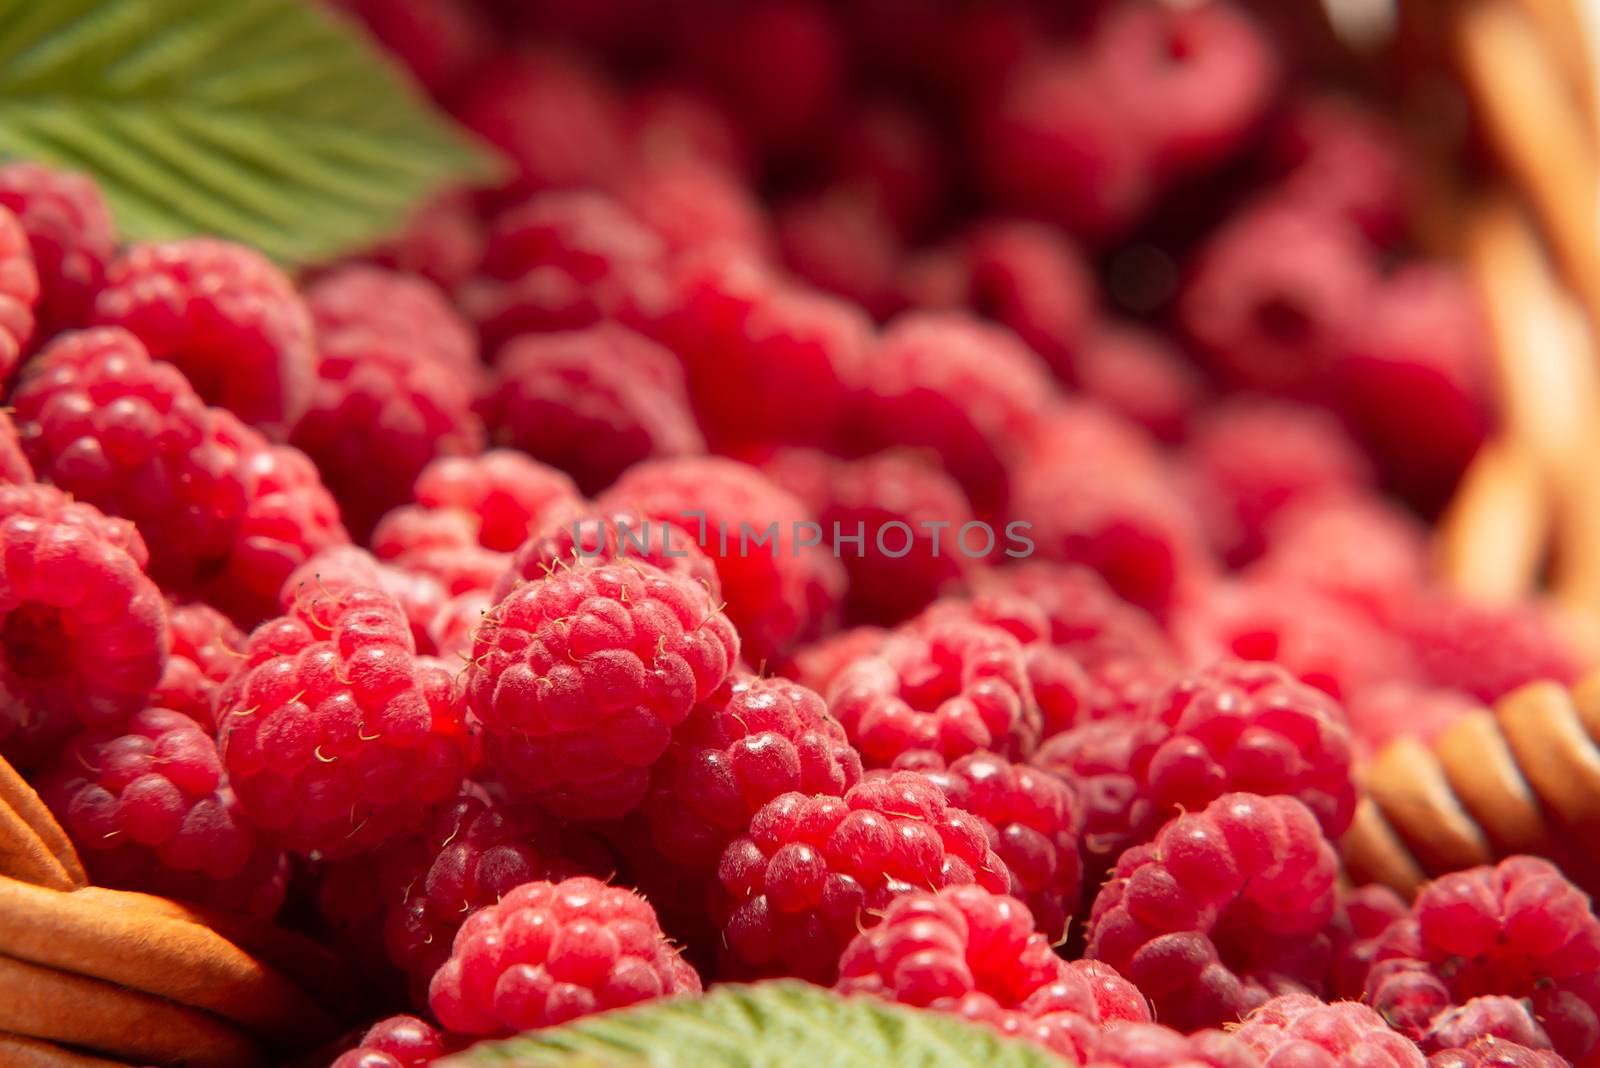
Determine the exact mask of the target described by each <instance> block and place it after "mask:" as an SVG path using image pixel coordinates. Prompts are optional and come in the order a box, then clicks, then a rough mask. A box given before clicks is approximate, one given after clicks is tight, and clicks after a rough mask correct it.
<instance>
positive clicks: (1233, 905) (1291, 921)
mask: <svg viewBox="0 0 1600 1068" xmlns="http://www.w3.org/2000/svg"><path fill="white" fill-rule="evenodd" d="M1337 869H1338V857H1337V856H1336V855H1335V853H1334V851H1333V848H1332V847H1331V846H1330V845H1329V844H1328V842H1327V840H1326V839H1325V838H1323V836H1322V832H1321V830H1320V829H1319V828H1318V826H1317V821H1316V818H1315V817H1314V816H1313V815H1312V814H1311V811H1310V810H1309V809H1307V808H1306V807H1305V806H1304V805H1302V804H1301V803H1300V802H1299V801H1296V800H1295V799H1293V798H1291V797H1258V796H1256V795H1254V794H1224V795H1223V796H1222V797H1220V798H1218V799H1217V800H1215V801H1213V802H1211V803H1210V804H1209V805H1207V806H1206V808H1205V809H1204V810H1203V811H1201V812H1197V813H1189V814H1186V815H1182V816H1179V817H1178V818H1177V819H1175V820H1173V821H1172V822H1171V823H1168V824H1167V825H1166V826H1165V827H1164V828H1162V830H1161V832H1160V833H1159V834H1157V835H1156V839H1155V842H1154V843H1153V844H1151V845H1143V846H1136V847H1135V848H1133V849H1130V850H1128V851H1127V852H1126V853H1124V854H1123V855H1122V857H1121V859H1120V860H1118V861H1117V866H1116V870H1115V871H1114V872H1113V875H1112V878H1111V880H1110V881H1109V882H1108V883H1106V885H1105V886H1104V887H1103V888H1102V889H1101V891H1100V894H1099V896H1098V897H1096V898H1095V902H1094V910H1093V912H1092V913H1091V915H1090V918H1089V930H1088V937H1089V951H1088V955H1089V956H1090V957H1093V958H1095V959H1097V960H1103V961H1105V962H1107V963H1108V964H1110V965H1111V966H1112V967H1114V968H1116V969H1117V970H1118V971H1119V972H1121V973H1122V974H1124V975H1126V976H1127V977H1128V978H1129V979H1131V980H1133V982H1134V984H1135V985H1137V986H1138V987H1139V989H1140V990H1142V991H1143V992H1144V993H1145V995H1146V996H1148V997H1149V998H1150V999H1151V1000H1152V1001H1153V1002H1154V1003H1155V1007H1156V1015H1157V1017H1159V1018H1160V1019H1163V1020H1166V1021H1167V1022H1168V1023H1170V1024H1172V1025H1173V1026H1175V1027H1177V1028H1178V1029H1179V1030H1192V1029H1194V1028H1197V1027H1210V1026H1218V1025H1221V1024H1223V1023H1225V1022H1228V1021H1230V1020H1236V1019H1238V1018H1239V1017H1240V1016H1242V1015H1243V1014H1244V1013H1246V1012H1248V1011H1249V1010H1251V1009H1254V1008H1256V1007H1258V1006H1259V1005H1261V1004H1262V1003H1263V1002H1265V1001H1267V1000H1268V998H1269V997H1271V996H1272V994H1274V993H1277V992H1280V991H1281V992H1293V991H1295V990H1297V989H1302V990H1303V989H1305V988H1306V987H1308V986H1314V985H1315V984H1316V983H1317V982H1318V981H1319V979H1320V976H1321V975H1322V974H1323V972H1324V970H1325V969H1326V967H1327V959H1326V951H1327V945H1326V942H1325V940H1323V939H1318V938H1317V937H1315V936H1316V935H1317V934H1318V933H1319V932H1320V931H1321V929H1322V928H1323V926H1324V925H1325V924H1326V923H1327V922H1328V919H1329V917H1330V916H1331V914H1332V912H1333V906H1334V901H1335V897H1336V888H1335V884H1334V878H1335V875H1336V874H1337Z"/></svg>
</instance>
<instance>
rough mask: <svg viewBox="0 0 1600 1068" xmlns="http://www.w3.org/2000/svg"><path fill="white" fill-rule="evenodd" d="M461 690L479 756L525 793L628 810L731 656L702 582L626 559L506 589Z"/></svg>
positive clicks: (566, 809) (618, 812)
mask: <svg viewBox="0 0 1600 1068" xmlns="http://www.w3.org/2000/svg"><path fill="white" fill-rule="evenodd" d="M473 658H474V670H473V671H472V673H471V675H470V677H469V679H468V683H467V699H468V701H469V703H470V705H471V708H472V710H473V712H474V713H476V715H477V716H478V718H479V719H480V720H481V721H482V723H483V726H484V729H485V731H486V732H487V735H488V737H487V743H488V755H489V758H490V760H491V761H492V762H493V763H494V765H495V766H496V768H497V769H498V770H499V771H500V773H501V774H502V775H504V776H505V777H507V779H508V780H509V781H511V782H513V783H515V784H516V785H517V786H518V787H519V788H520V789H523V790H525V791H527V792H528V793H530V794H531V795H532V796H533V797H535V798H536V799H537V800H539V801H540V802H541V803H542V804H544V805H546V806H547V807H549V808H550V809H552V810H553V811H556V812H558V813H561V814H563V815H567V816H571V817H574V818H579V819H613V818H617V817H620V816H623V815H626V814H627V813H628V812H629V811H630V810H632V809H633V808H634V807H635V806H637V805H638V804H639V802H640V801H641V800H642V799H643V797H644V794H645V788H646V785H647V782H648V778H649V768H650V766H651V765H652V764H654V763H655V762H656V761H657V760H659V759H660V758H661V756H662V754H664V753H665V752H666V750H667V746H668V743H669V741H670V738H671V731H672V728H673V727H675V726H677V725H678V724H679V723H681V722H683V720H684V719H685V718H686V717H687V716H688V715H689V712H690V710H691V708H692V707H693V706H694V703H695V702H696V701H702V700H704V699H706V698H707V697H709V696H710V695H711V694H712V692H713V691H715V690H716V688H717V687H718V686H720V685H721V684H722V681H723V679H724V678H726V677H727V675H728V673H729V671H730V670H732V668H733V666H734V664H735V663H736V662H737V661H738V659H739V638H738V635H737V634H736V633H735V632H734V629H733V625H732V624H731V623H730V622H729V621H728V618H727V617H726V616H725V615H723V614H722V612H721V611H720V610H719V608H718V607H717V606H716V605H715V604H713V603H712V601H711V598H710V597H709V596H708V595H707V593H706V591H705V590H704V589H702V588H701V587H700V586H699V585H697V584H695V583H694V582H692V581H690V580H689V579H686V578H683V577H681V576H678V575H670V574H668V573H666V572H663V571H660V570H658V569H656V568H654V567H651V566H650V565H649V564H644V563H635V562H633V561H623V562H620V563H616V564H605V565H601V566H598V567H587V568H575V569H571V570H564V571H557V572H554V573H552V574H551V575H549V576H547V577H546V578H543V579H541V580H538V581H535V582H529V583H527V584H525V585H521V586H518V587H517V588H515V589H513V590H512V591H511V592H510V593H509V594H507V595H506V598H505V599H504V600H503V601H501V602H499V603H498V604H496V605H495V606H494V608H493V610H492V611H491V612H490V614H489V615H488V616H487V617H486V618H485V620H484V623H483V626H482V627H481V628H480V629H479V631H478V637H477V641H476V642H475V643H474V646H473Z"/></svg>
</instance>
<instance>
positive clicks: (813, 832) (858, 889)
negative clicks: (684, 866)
mask: <svg viewBox="0 0 1600 1068" xmlns="http://www.w3.org/2000/svg"><path fill="white" fill-rule="evenodd" d="M718 879H719V881H720V882H721V884H722V890H723V892H724V893H725V895H726V900H724V901H720V902H718V903H717V906H718V907H717V910H716V918H717V919H718V921H719V922H720V923H722V925H723V944H724V946H725V947H726V954H727V960H726V962H725V963H726V966H727V968H728V969H730V970H731V971H733V972H740V973H753V974H762V975H774V974H777V975H796V976H800V977H801V978H806V979H811V980H813V981H816V982H831V981H832V979H833V978H834V976H835V974H836V973H837V970H838V966H839V956H840V953H841V951H842V950H843V949H844V947H845V945H846V944H847V943H848V942H849V941H850V940H851V939H852V938H854V937H855V935H856V934H857V933H859V932H860V931H861V930H863V929H864V928H866V927H870V926H872V925H873V924H874V923H875V922H876V921H877V919H878V918H879V917H880V916H881V915H882V913H883V910H884V909H886V908H887V907H888V906H889V903H890V902H891V901H893V900H894V898H896V897H898V896H900V895H902V894H907V893H912V892H914V891H920V890H926V889H933V890H938V889H941V888H942V887H946V886H956V885H959V884H962V883H976V884H977V885H979V886H981V887H983V888H985V889H987V890H990V891H993V892H994V893H996V894H1003V893H1005V892H1006V889H1007V888H1008V886H1009V884H1010V875H1009V874H1008V873H1007V872H1006V868H1005V864H1004V862H1002V861H1001V860H1000V858H999V857H997V856H996V855H995V853H994V851H993V850H992V849H990V848H989V845H988V841H987V839H986V837H985V835H984V832H983V826H982V824H980V823H979V822H978V820H977V818H976V817H974V816H972V815H970V814H968V813H966V812H963V811H961V810H960V809H958V808H956V807H955V806H953V805H951V804H950V803H949V802H947V801H946V800H945V797H944V794H943V792H941V791H940V789H939V788H938V786H936V785H935V784H934V783H932V782H930V781H929V780H928V778H927V777H926V776H923V775H919V774H917V773H916V772H909V771H907V772H896V773H895V774H893V775H890V776H889V777H887V778H883V779H877V780H869V781H867V782H864V783H861V784H860V785H859V786H856V787H854V788H853V789H851V790H850V791H849V792H848V793H846V794H845V795H844V797H843V798H838V797H825V796H807V795H805V794H798V793H793V794H783V795H781V796H779V797H776V798H774V799H773V800H772V801H770V802H768V803H767V804H766V805H764V806H763V807H762V808H761V810H760V811H758V812H757V813H756V814H755V817H754V818H753V819H752V820H751V822H750V830H749V832H748V833H747V834H745V835H743V836H742V837H740V838H738V839H736V840H735V841H734V842H733V844H732V845H730V846H728V849H727V852H725V853H724V854H723V856H722V863H721V866H720V868H719V869H718Z"/></svg>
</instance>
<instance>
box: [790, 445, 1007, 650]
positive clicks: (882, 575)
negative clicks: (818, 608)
mask: <svg viewBox="0 0 1600 1068" xmlns="http://www.w3.org/2000/svg"><path fill="white" fill-rule="evenodd" d="M764 470H766V472H767V473H768V474H769V475H771V476H772V477H773V478H774V479H775V480H776V481H777V482H778V483H779V484H780V485H782V486H783V487H784V488H785V489H788V490H789V491H790V492H792V493H794V494H795V495H796V496H797V497H800V499H801V500H802V501H805V502H806V504H807V505H809V506H810V507H811V508H812V510H813V511H814V512H815V513H816V516H817V521H818V522H819V523H821V525H822V530H823V535H822V536H823V539H824V541H825V542H831V544H832V547H833V551H834V553H835V555H836V556H838V557H839V559H841V560H842V561H843V563H844V569H845V572H846V573H847V574H848V576H849V593H848V595H847V597H846V601H845V615H846V617H847V618H848V619H850V620H852V621H858V622H865V623H883V624H895V623H900V622H903V621H904V620H906V619H908V618H910V617H911V616H913V615H915V614H916V613H917V612H919V611H921V610H922V609H923V608H925V607H926V606H927V605H928V604H930V603H931V602H933V601H934V599H935V598H937V597H938V596H939V595H940V594H942V593H945V592H948V591H950V590H952V589H955V588H959V587H960V586H962V585H963V584H964V582H965V580H966V579H967V577H968V576H970V575H971V574H973V573H974V572H976V571H977V570H979V569H980V567H981V562H980V561H979V560H977V559H975V558H974V557H971V556H968V555H967V553H966V552H965V551H964V545H965V543H964V542H963V541H962V540H961V532H962V531H963V530H964V529H965V528H966V527H967V525H968V524H970V523H972V522H974V520H973V516H972V508H971V506H970V505H968V504H967V498H966V496H965V495H964V494H963V493H962V492H961V487H960V486H958V485H957V484H956V483H955V482H954V481H953V480H952V479H951V478H950V477H949V476H948V475H946V474H945V473H944V472H943V471H940V470H938V469H937V468H933V467H929V466H927V465H926V464H923V463H919V462H917V461H916V460H915V459H914V458H912V457H910V456H907V455H904V454H901V453H894V452H886V453H877V454H875V455H873V456H869V457H865V458H863V459H860V460H835V459H833V458H832V457H830V456H828V455H826V454H824V453H821V452H816V451H814V450H810V449H785V450H781V451H780V452H779V453H778V454H777V455H776V456H774V457H773V458H772V459H771V460H769V461H768V462H767V463H766V464H765V465H764ZM808 482H815V483H817V489H819V490H820V491H821V492H820V494H818V495H817V497H816V498H814V497H813V496H811V495H809V494H808V493H807V492H805V486H806V483H808ZM817 498H820V499H817ZM835 532H841V533H842V534H843V535H844V537H845V538H849V539H850V540H849V541H848V542H846V541H845V540H844V539H843V538H840V537H838V536H837V535H836V534H835ZM856 535H859V536H860V541H859V543H858V542H856V541H855V536H856ZM847 545H848V546H850V547H849V548H846V546H847Z"/></svg>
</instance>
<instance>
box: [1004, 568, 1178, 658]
mask: <svg viewBox="0 0 1600 1068" xmlns="http://www.w3.org/2000/svg"><path fill="white" fill-rule="evenodd" d="M978 589H979V591H980V592H992V593H996V594H1006V595H1013V596H1019V597H1023V598H1026V599H1027V600H1029V601H1032V602H1033V604H1034V605H1035V606H1037V607H1038V608H1040V609H1042V610H1043V611H1044V613H1045V616H1046V618H1047V620H1048V623H1049V626H1050V631H1049V640H1050V643H1051V644H1052V645H1054V646H1056V647H1057V648H1059V649H1063V650H1065V651H1066V652H1068V653H1071V654H1072V656H1073V657H1074V658H1076V659H1077V660H1078V661H1080V662H1081V663H1082V664H1083V665H1084V666H1085V667H1086V668H1088V669H1089V671H1090V672H1091V673H1093V672H1098V671H1099V670H1101V669H1102V668H1104V667H1106V666H1108V665H1110V664H1114V663H1118V662H1121V661H1128V660H1133V661H1145V662H1150V663H1154V664H1159V665H1170V664H1175V663H1176V660H1175V657H1174V655H1173V652H1172V648H1171V646H1170V645H1169V644H1168V642H1167V639H1166V636H1165V635H1164V634H1162V632H1161V629H1160V628H1159V627H1157V626H1156V625H1155V621H1154V620H1152V619H1151V618H1150V617H1149V616H1148V615H1146V614H1145V613H1144V612H1141V611H1140V610H1139V609H1137V608H1135V607H1134V606H1133V605H1131V604H1129V603H1127V602H1126V601H1123V600H1121V599H1120V598H1119V597H1117V595H1116V594H1114V593H1113V592H1112V591H1111V589H1110V587H1108V586H1107V585H1106V584H1105V581H1104V580H1103V579H1101V578H1100V576H1099V575H1097V574H1095V573H1094V572H1093V571H1091V570H1089V569H1088V568H1086V567H1075V566H1072V565H1061V564H1051V563H1044V562H1042V561H1041V562H1029V563H1024V564H1015V565H1012V566H1010V567H1006V568H999V569H996V570H993V571H987V572H984V573H983V574H981V575H980V576H979V577H978Z"/></svg>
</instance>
